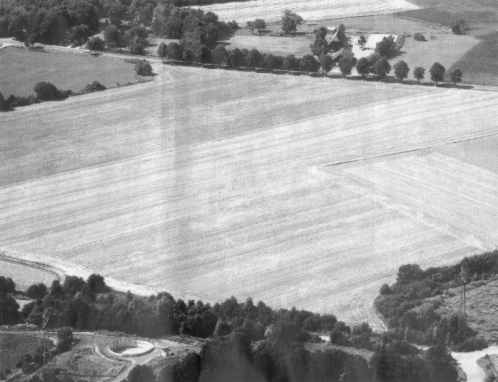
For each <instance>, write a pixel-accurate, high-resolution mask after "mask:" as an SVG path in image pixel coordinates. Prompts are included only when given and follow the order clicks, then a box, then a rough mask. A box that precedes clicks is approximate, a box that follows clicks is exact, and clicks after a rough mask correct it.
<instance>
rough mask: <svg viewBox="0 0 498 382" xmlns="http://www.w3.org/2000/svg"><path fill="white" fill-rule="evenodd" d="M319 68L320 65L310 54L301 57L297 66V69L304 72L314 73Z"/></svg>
mask: <svg viewBox="0 0 498 382" xmlns="http://www.w3.org/2000/svg"><path fill="white" fill-rule="evenodd" d="M318 68H320V63H319V62H318V61H317V60H316V59H315V57H313V56H312V55H311V54H307V55H305V56H303V58H302V59H301V62H300V64H299V69H301V70H302V71H305V72H316V71H318Z"/></svg>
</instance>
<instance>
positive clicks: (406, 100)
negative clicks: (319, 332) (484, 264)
mask: <svg viewBox="0 0 498 382" xmlns="http://www.w3.org/2000/svg"><path fill="white" fill-rule="evenodd" d="M162 78H164V80H163V81H162V82H161V81H159V80H158V81H156V82H154V83H151V84H144V85H138V86H136V87H130V88H128V89H117V90H112V91H109V92H107V93H106V94H98V95H89V96H83V97H79V98H73V99H70V100H69V101H66V102H64V103H54V104H45V105H37V106H35V107H33V108H29V109H24V110H19V111H17V112H15V113H10V114H8V115H5V117H4V116H3V115H2V122H3V123H2V126H1V130H2V131H3V134H2V137H4V138H3V140H2V141H1V142H0V145H1V146H0V147H2V156H3V157H4V158H5V160H4V161H3V162H2V165H1V166H0V175H2V176H1V177H0V179H2V180H3V188H1V189H0V208H1V209H0V217H1V219H0V220H1V221H2V223H1V227H0V228H1V229H0V247H1V248H2V249H5V250H7V251H9V252H11V253H16V254H17V255H19V256H21V257H22V256H24V257H28V258H36V259H45V261H49V262H57V263H64V264H65V266H66V269H77V268H76V267H75V266H76V265H77V266H84V267H86V268H87V269H88V270H97V271H99V272H101V273H103V274H104V275H106V276H108V277H112V278H113V279H115V280H120V281H124V282H127V283H128V284H126V285H124V287H125V288H132V287H133V284H135V285H137V284H138V285H142V286H146V287H148V288H150V289H152V290H156V291H157V290H167V291H169V292H171V293H173V294H175V295H176V296H179V297H183V298H202V299H206V300H210V301H217V300H220V299H223V298H226V297H229V296H230V295H235V296H237V297H238V298H242V299H243V298H246V297H249V296H252V297H253V298H254V299H255V300H259V299H263V300H264V301H266V302H268V303H270V304H272V305H273V306H285V307H290V306H292V305H296V306H298V307H300V308H307V309H312V310H316V311H322V312H335V313H337V314H338V315H339V316H340V317H341V318H343V319H347V320H349V321H353V322H356V321H360V320H364V319H369V320H370V321H371V322H372V323H376V321H375V317H374V315H373V312H372V309H371V303H372V300H373V297H374V296H375V295H376V293H377V290H378V288H379V286H380V285H381V284H382V283H383V282H387V281H391V280H392V279H393V277H394V274H395V271H396V269H397V267H398V266H399V265H401V264H404V263H407V262H412V263H413V262H416V263H422V264H424V265H428V264H440V263H447V262H451V261H454V260H457V259H459V258H462V257H463V256H465V255H469V254H471V253H475V252H478V251H482V250H485V249H488V248H490V247H492V246H493V245H494V244H495V243H496V239H497V237H496V232H494V231H493V229H494V228H493V227H494V225H493V224H494V223H493V222H495V221H496V217H497V216H496V215H497V212H496V205H497V203H496V200H495V199H496V195H494V194H493V192H492V191H493V189H494V190H496V187H497V181H496V174H494V173H492V172H489V171H484V170H482V171H477V170H476V169H474V168H473V167H469V166H470V165H468V164H466V163H464V162H463V161H458V160H457V159H451V157H449V156H447V155H443V154H440V153H438V152H437V149H435V150H433V151H430V150H429V151H427V148H429V147H438V146H441V145H449V144H451V143H452V142H457V141H462V140H468V139H472V138H476V137H483V136H484V137H485V136H489V135H495V134H496V133H497V126H496V120H498V118H497V117H498V108H497V107H496V106H497V105H498V94H497V93H493V92H478V91H455V90H443V89H431V88H426V87H413V86H401V85H386V84H371V83H362V82H352V81H342V80H335V81H332V80H324V79H312V78H295V77H291V76H274V75H258V74H251V73H241V72H225V71H206V70H201V69H193V68H191V69H187V68H165V69H164V73H163V75H162ZM269 81H271V83H272V86H271V87H269V86H268V83H269ZM303 94H305V95H306V96H305V97H303ZM13 147H16V150H9V149H8V148H13ZM420 149H425V151H423V154H420V153H419V154H417V155H415V154H414V153H413V151H412V150H420ZM386 155H387V156H386ZM375 158H377V159H375ZM16 182H17V184H15V183H16ZM466 221H468V222H469V224H465V222H466ZM78 269H79V268H78ZM122 286H123V285H122Z"/></svg>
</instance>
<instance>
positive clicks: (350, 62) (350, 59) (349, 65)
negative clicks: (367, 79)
mask: <svg viewBox="0 0 498 382" xmlns="http://www.w3.org/2000/svg"><path fill="white" fill-rule="evenodd" d="M355 65H356V58H355V56H353V55H352V54H348V55H343V56H342V57H341V58H340V60H339V69H340V70H341V73H342V75H343V76H344V77H346V76H348V75H350V74H351V70H353V68H354V66H355Z"/></svg>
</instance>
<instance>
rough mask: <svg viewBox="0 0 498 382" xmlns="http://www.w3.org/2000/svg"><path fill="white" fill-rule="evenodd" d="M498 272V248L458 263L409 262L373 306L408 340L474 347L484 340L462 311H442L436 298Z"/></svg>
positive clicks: (466, 348) (479, 345) (429, 343)
mask: <svg viewBox="0 0 498 382" xmlns="http://www.w3.org/2000/svg"><path fill="white" fill-rule="evenodd" d="M497 273H498V251H494V252H490V253H486V254H483V255H478V256H473V257H469V258H466V259H464V260H462V261H461V262H460V263H459V264H456V265H453V266H447V267H434V268H428V269H426V270H422V269H421V268H420V267H419V266H418V265H414V264H408V265H404V266H402V267H400V268H399V271H398V276H397V280H396V282H395V283H394V284H393V285H391V286H389V285H384V286H382V288H381V290H380V295H379V297H378V298H377V299H376V302H375V305H376V307H377V309H378V310H379V312H380V313H381V314H382V315H383V317H384V318H385V320H386V323H387V324H388V326H389V327H390V328H392V330H394V331H396V332H397V333H399V334H400V335H402V336H403V337H404V338H406V339H408V340H409V341H411V342H416V343H420V344H427V345H433V344H437V343H443V344H444V345H447V346H450V347H452V348H454V349H456V350H464V351H470V350H476V349H482V348H484V347H486V346H487V344H486V341H485V340H484V339H483V338H482V337H480V336H479V334H478V333H476V331H475V330H473V329H472V328H470V327H469V326H468V324H467V320H466V316H465V314H464V312H462V311H458V312H452V313H450V314H443V313H441V312H440V311H439V310H438V308H439V306H440V305H441V303H442V302H441V300H440V299H439V298H437V297H438V296H441V295H443V294H444V292H445V291H447V290H448V289H450V288H456V287H458V288H464V287H465V285H466V284H467V283H468V282H470V281H478V280H487V279H489V278H491V277H495V276H496V274H497Z"/></svg>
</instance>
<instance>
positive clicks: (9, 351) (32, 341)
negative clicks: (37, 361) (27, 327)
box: [0, 333, 52, 375]
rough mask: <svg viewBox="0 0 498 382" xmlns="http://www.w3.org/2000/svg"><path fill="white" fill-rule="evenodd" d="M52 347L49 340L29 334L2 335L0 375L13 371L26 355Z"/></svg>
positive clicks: (0, 338) (0, 343) (0, 337)
mask: <svg viewBox="0 0 498 382" xmlns="http://www.w3.org/2000/svg"><path fill="white" fill-rule="evenodd" d="M44 342H46V344H47V345H48V346H49V347H50V346H52V343H51V342H50V341H49V340H43V339H40V338H38V337H36V336H31V335H29V334H25V335H24V334H6V333H0V375H1V374H2V373H4V372H5V371H6V370H9V369H10V370H12V369H13V368H15V367H16V364H17V363H18V362H19V361H20V360H21V359H22V357H23V356H24V355H26V354H34V353H35V351H36V350H37V349H38V348H39V347H40V346H42V345H43V343H44Z"/></svg>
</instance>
